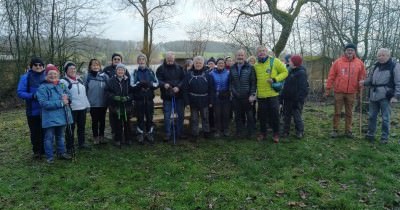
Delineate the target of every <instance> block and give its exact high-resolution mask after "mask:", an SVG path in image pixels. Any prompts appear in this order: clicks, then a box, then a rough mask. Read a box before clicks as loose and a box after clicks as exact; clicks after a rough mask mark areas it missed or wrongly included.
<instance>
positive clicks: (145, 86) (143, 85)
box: [140, 80, 150, 88]
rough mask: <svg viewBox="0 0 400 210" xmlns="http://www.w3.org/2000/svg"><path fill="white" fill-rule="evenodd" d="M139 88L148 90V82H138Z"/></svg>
mask: <svg viewBox="0 0 400 210" xmlns="http://www.w3.org/2000/svg"><path fill="white" fill-rule="evenodd" d="M140 86H141V87H142V88H149V86H150V85H149V82H148V81H146V80H140Z"/></svg>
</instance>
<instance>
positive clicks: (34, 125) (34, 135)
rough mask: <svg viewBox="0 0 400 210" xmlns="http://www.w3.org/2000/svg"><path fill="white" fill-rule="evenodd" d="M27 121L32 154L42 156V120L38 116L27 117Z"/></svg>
mask: <svg viewBox="0 0 400 210" xmlns="http://www.w3.org/2000/svg"><path fill="white" fill-rule="evenodd" d="M27 119H28V126H29V131H30V134H31V144H32V151H33V154H44V145H43V129H42V118H41V117H40V116H28V117H27Z"/></svg>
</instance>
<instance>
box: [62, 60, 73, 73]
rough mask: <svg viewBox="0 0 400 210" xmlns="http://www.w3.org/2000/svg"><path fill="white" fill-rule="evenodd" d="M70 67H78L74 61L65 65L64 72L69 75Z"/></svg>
mask: <svg viewBox="0 0 400 210" xmlns="http://www.w3.org/2000/svg"><path fill="white" fill-rule="evenodd" d="M70 66H76V65H75V63H74V62H72V61H67V62H65V63H64V72H65V73H67V70H68V68H69V67H70Z"/></svg>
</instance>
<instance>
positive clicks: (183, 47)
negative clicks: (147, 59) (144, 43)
mask: <svg viewBox="0 0 400 210" xmlns="http://www.w3.org/2000/svg"><path fill="white" fill-rule="evenodd" d="M188 45H190V42H189V41H187V40H181V41H172V42H165V43H160V44H159V49H160V51H175V52H186V51H187V50H188V49H191V48H190V46H188ZM237 49H238V47H235V46H234V45H232V44H230V43H226V42H215V41H209V42H208V43H207V46H206V50H205V51H206V52H208V53H223V54H230V53H233V52H235V51H236V50H237Z"/></svg>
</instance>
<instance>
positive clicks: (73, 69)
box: [67, 66, 76, 77]
mask: <svg viewBox="0 0 400 210" xmlns="http://www.w3.org/2000/svg"><path fill="white" fill-rule="evenodd" d="M67 76H68V77H76V67H75V66H69V67H68V69H67Z"/></svg>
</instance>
